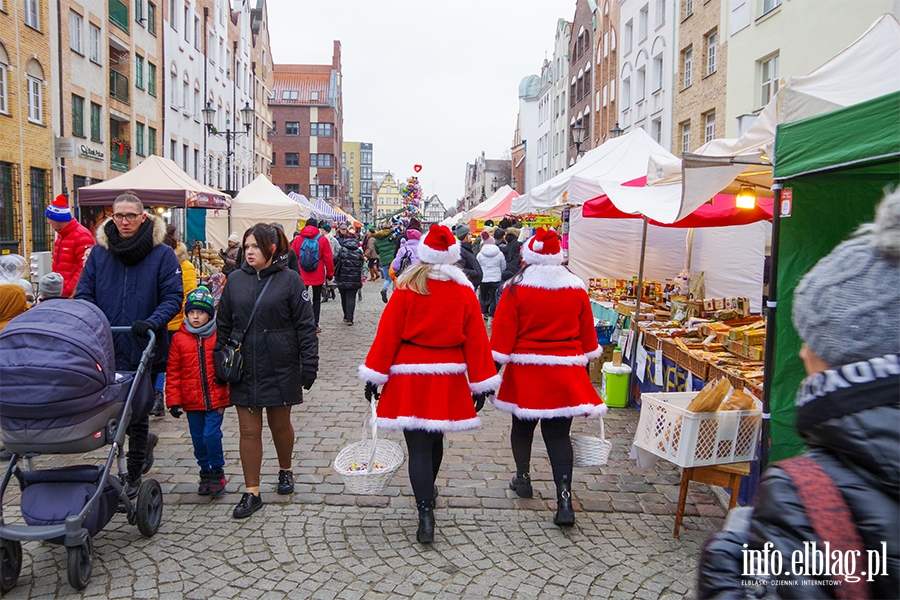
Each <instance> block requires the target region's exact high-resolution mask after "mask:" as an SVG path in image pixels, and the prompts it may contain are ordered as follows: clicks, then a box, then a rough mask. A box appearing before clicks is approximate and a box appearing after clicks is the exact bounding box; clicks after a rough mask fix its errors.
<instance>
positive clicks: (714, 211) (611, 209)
mask: <svg viewBox="0 0 900 600" xmlns="http://www.w3.org/2000/svg"><path fill="white" fill-rule="evenodd" d="M646 182H647V178H646V177H640V178H638V179H634V180H632V181H628V182H626V183H624V184H622V185H628V186H633V187H643V186H644V184H645V183H646ZM760 201H762V202H764V203H765V204H761V203H760ZM772 206H773V201H772V199H770V198H758V199H757V201H756V207H754V208H752V209H748V208H737V207H736V206H735V205H734V196H733V195H731V194H716V196H715V197H713V199H712V201H711V202H707V203H706V204H704V205H703V206H701V207H700V208H698V209H697V210H695V211H694V212H692V213H691V214H689V215H688V216H686V217H685V218H683V219H681V220H680V221H675V222H674V223H659V222H657V221H654V220H652V219H650V220H648V223H649V224H650V225H656V226H658V227H680V228H685V229H686V228H690V227H725V226H729V225H748V224H750V223H756V222H757V221H763V220H766V221H771V220H772ZM581 214H582V215H584V216H585V217H586V218H591V219H642V218H643V216H642V215H640V214H631V213H626V212H622V211H621V210H619V209H618V208H616V207H615V205H614V204H613V203H612V201H611V200H610V199H609V197H608V196H606V195H605V194H604V195H603V196H598V197H596V198H594V199H592V200H588V201H587V202H585V203H584V207H583V208H582V212H581Z"/></svg>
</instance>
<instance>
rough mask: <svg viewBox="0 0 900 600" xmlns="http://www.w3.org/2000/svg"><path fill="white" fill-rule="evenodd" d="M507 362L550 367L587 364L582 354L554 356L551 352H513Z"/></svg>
mask: <svg viewBox="0 0 900 600" xmlns="http://www.w3.org/2000/svg"><path fill="white" fill-rule="evenodd" d="M509 362H511V363H513V364H514V365H543V366H550V367H583V366H585V365H586V364H588V359H587V357H586V356H585V355H584V354H578V355H575V356H554V355H552V354H524V353H518V352H513V353H512V354H510V355H509Z"/></svg>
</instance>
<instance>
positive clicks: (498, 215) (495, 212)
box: [459, 185, 519, 232]
mask: <svg viewBox="0 0 900 600" xmlns="http://www.w3.org/2000/svg"><path fill="white" fill-rule="evenodd" d="M518 196H519V193H518V192H516V191H515V190H514V189H512V188H511V187H509V186H508V185H504V186H503V187H501V188H500V189H498V190H497V191H496V192H494V193H493V194H491V197H490V198H488V199H486V200H485V201H484V202H482V203H480V204H478V205H477V206H475V207H474V208H472V209H471V210H468V211H466V212H465V213H463V216H462V217H461V218H460V219H459V222H461V223H468V224H469V228H470V229H471V230H472V231H475V232H478V231H481V229H482V228H483V227H484V221H486V220H488V219H492V220H494V221H495V222H499V221H500V219H502V218H503V217H505V216H506V215H508V214H510V213H511V212H512V203H513V200H515V199H516V198H517V197H518Z"/></svg>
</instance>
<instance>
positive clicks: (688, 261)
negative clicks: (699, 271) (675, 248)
mask: <svg viewBox="0 0 900 600" xmlns="http://www.w3.org/2000/svg"><path fill="white" fill-rule="evenodd" d="M693 254H694V228H693V227H690V228H688V234H687V255H686V257H685V264H684V268H685V269H687V272H688V273H690V272H691V258H692V257H693Z"/></svg>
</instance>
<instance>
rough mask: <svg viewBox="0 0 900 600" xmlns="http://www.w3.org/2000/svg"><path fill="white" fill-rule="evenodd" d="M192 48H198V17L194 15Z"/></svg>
mask: <svg viewBox="0 0 900 600" xmlns="http://www.w3.org/2000/svg"><path fill="white" fill-rule="evenodd" d="M194 48H195V49H196V50H200V17H194Z"/></svg>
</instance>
